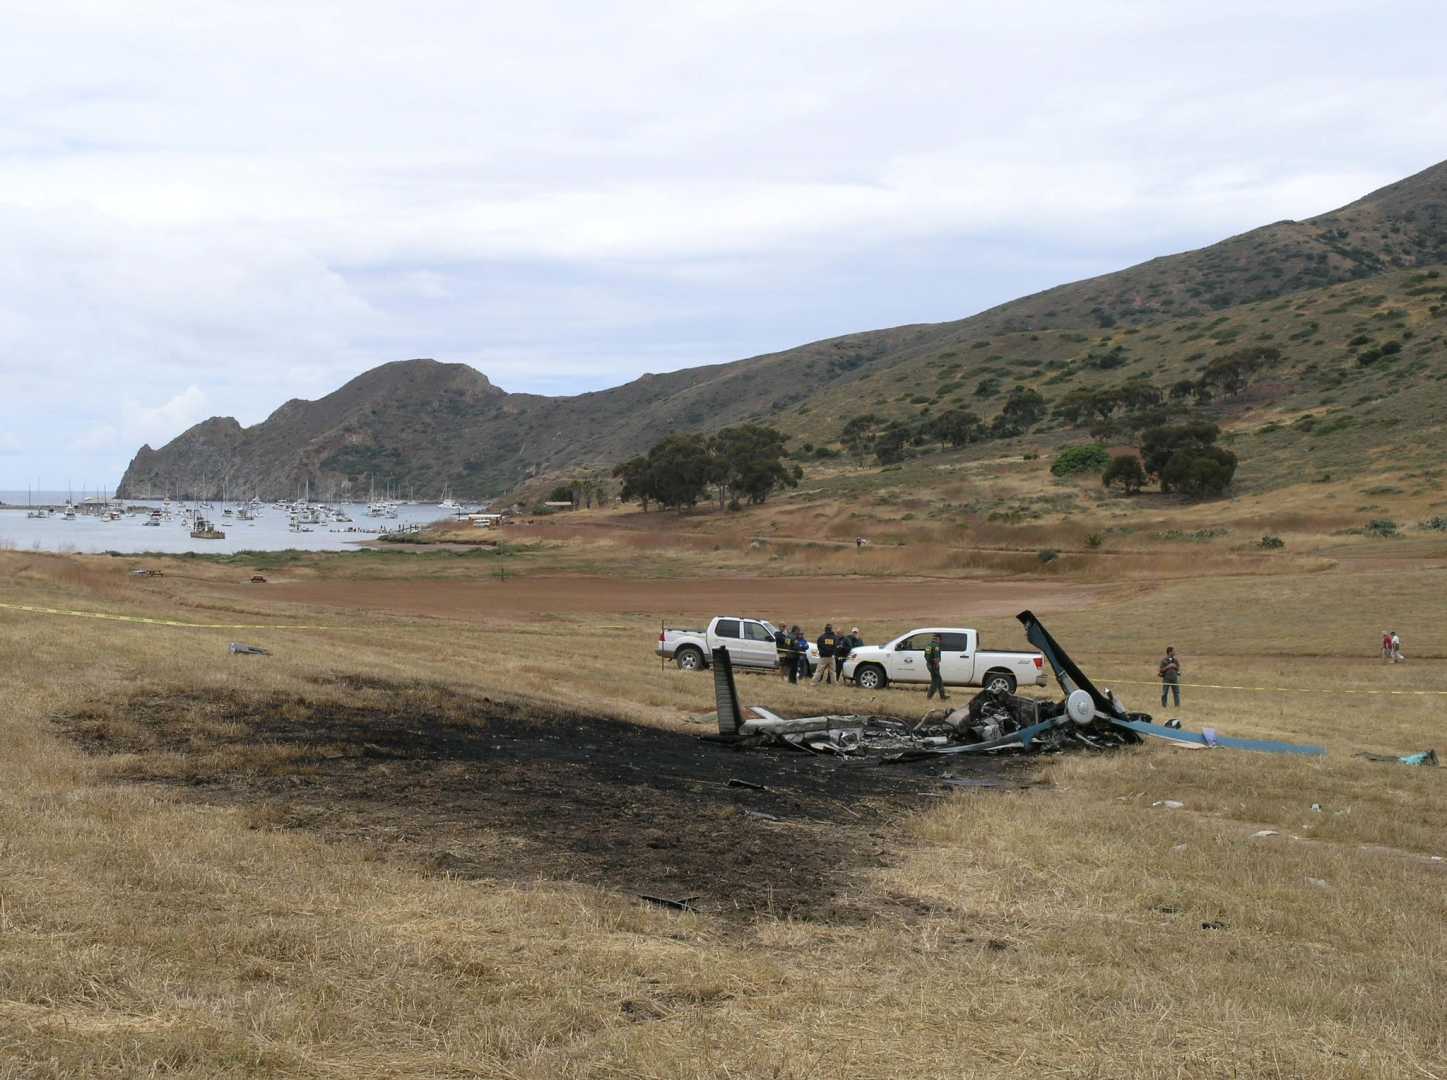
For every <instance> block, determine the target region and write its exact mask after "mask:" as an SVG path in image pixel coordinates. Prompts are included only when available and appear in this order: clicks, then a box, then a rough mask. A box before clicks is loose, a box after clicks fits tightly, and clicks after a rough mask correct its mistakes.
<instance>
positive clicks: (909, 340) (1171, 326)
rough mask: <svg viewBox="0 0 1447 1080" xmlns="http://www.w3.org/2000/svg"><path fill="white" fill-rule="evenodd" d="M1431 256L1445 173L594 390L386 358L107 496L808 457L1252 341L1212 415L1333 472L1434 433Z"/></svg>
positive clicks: (1202, 359) (1412, 449)
mask: <svg viewBox="0 0 1447 1080" xmlns="http://www.w3.org/2000/svg"><path fill="white" fill-rule="evenodd" d="M1433 261H1435V262H1438V263H1444V262H1447V163H1443V164H1441V165H1437V166H1434V167H1433V168H1431V169H1428V170H1426V171H1425V172H1422V173H1419V174H1417V175H1416V176H1413V177H1410V178H1408V179H1406V180H1403V181H1401V182H1400V183H1397V184H1393V185H1391V186H1390V187H1387V188H1383V189H1381V190H1380V191H1377V192H1374V193H1372V194H1371V195H1368V196H1367V197H1365V198H1364V199H1361V200H1359V201H1358V202H1355V203H1352V204H1351V205H1350V206H1346V207H1343V208H1342V209H1340V210H1337V211H1333V212H1332V213H1330V214H1325V215H1322V216H1321V217H1318V218H1313V219H1311V220H1309V221H1305V222H1281V223H1277V224H1275V225H1269V226H1266V227H1264V228H1262V229H1257V230H1255V231H1253V232H1250V233H1246V234H1243V235H1241V236H1237V237H1233V238H1231V239H1228V240H1225V241H1223V242H1221V243H1219V244H1216V245H1212V246H1211V247H1208V248H1203V249H1200V250H1198V251H1192V252H1185V253H1182V254H1179V255H1172V256H1168V257H1165V258H1161V259H1155V260H1152V261H1151V262H1148V263H1144V264H1141V265H1140V266H1136V267H1131V268H1129V269H1126V270H1123V271H1120V272H1118V273H1115V274H1109V275H1105V276H1104V277H1099V278H1093V279H1090V280H1088V281H1083V282H1077V283H1075V284H1071V285H1065V286H1061V287H1059V288H1057V289H1052V290H1049V291H1047V292H1043V293H1038V294H1035V295H1033V296H1028V297H1024V298H1022V299H1020V300H1017V301H1013V302H1011V303H1009V304H1005V305H1002V306H1001V307H998V308H994V309H991V310H990V311H986V312H983V313H981V314H980V315H977V316H974V317H972V318H968V319H963V320H959V321H956V322H949V323H938V324H930V325H915V326H902V327H896V328H892V329H887V330H879V331H873V332H868V333H860V334H851V335H846V336H842V337H838V338H833V339H829V340H825V341H818V342H813V343H810V344H807V345H803V346H800V347H798V348H794V349H789V350H785V351H783V352H779V353H773V354H768V355H764V356H758V357H753V358H750V359H747V360H741V361H737V362H734V363H730V364H719V365H712V366H708V367H701V368H690V369H686V370H682V371H676V372H671V373H668V374H663V375H645V376H643V377H642V378H640V379H637V380H634V381H633V382H630V383H628V384H626V385H623V386H619V387H615V388H612V389H609V390H603V391H598V392H596V393H589V394H581V395H577V396H573V397H560V398H547V397H541V396H537V395H530V394H507V393H505V392H503V391H501V390H499V389H498V388H496V387H494V386H492V385H491V384H490V383H489V382H488V381H487V379H486V378H485V377H484V376H482V375H481V374H479V373H477V372H475V371H473V370H472V369H470V368H467V367H466V366H464V365H459V364H439V363H436V362H434V361H429V360H416V361H405V362H400V363H394V364H387V365H383V366H382V367H380V368H377V369H375V370H373V371H371V372H368V373H366V374H364V375H362V376H359V377H358V378H357V379H354V380H352V382H350V383H348V384H347V385H346V386H344V387H343V388H341V389H340V390H338V391H337V392H336V393H334V394H331V395H328V396H327V397H325V398H323V399H321V400H320V401H317V402H301V401H292V402H288V403H287V404H286V405H284V406H282V407H281V408H280V409H278V410H277V411H276V413H274V414H273V415H272V416H271V417H269V418H268V419H267V420H266V421H265V422H263V423H262V424H259V425H256V426H254V427H252V428H248V429H243V428H241V427H240V425H238V424H237V423H236V422H235V421H234V420H230V419H229V418H215V419H212V420H209V421H206V422H205V423H203V424H200V425H197V426H196V427H195V428H193V429H191V430H190V431H188V432H186V433H184V434H183V435H181V436H179V437H178V438H177V439H175V440H173V441H172V442H171V443H169V444H167V446H165V447H163V448H161V449H160V450H152V449H150V448H149V447H143V448H142V449H141V451H140V452H139V453H138V454H137V456H136V459H135V461H133V462H132V464H131V467H130V468H129V469H128V470H127V472H126V476H125V479H124V480H123V483H122V487H121V491H122V494H125V495H131V496H136V495H143V494H153V493H160V492H163V491H173V492H174V491H181V492H199V491H202V490H205V491H207V492H208V493H211V494H219V493H220V491H221V488H222V483H223V479H225V480H227V482H228V484H229V486H230V488H231V490H233V491H245V492H248V493H249V492H251V491H259V492H260V493H261V494H263V495H265V496H276V495H284V494H291V493H294V492H296V491H299V490H300V489H301V487H302V486H303V484H304V483H308V482H309V483H310V484H311V485H312V489H313V491H316V492H336V493H337V494H348V493H350V494H353V495H356V494H365V493H366V490H367V488H368V487H369V486H370V483H371V482H372V481H375V482H377V483H378V484H379V485H380V484H381V483H383V482H388V481H390V482H392V483H394V484H396V485H397V486H399V487H400V488H401V489H402V490H408V489H415V490H416V491H417V492H418V493H419V494H426V495H431V494H435V493H440V492H441V491H442V490H443V488H444V487H451V488H452V489H453V490H454V491H455V492H456V493H459V494H462V495H465V496H471V497H479V496H486V495H492V494H496V493H498V492H500V491H502V490H505V489H506V488H508V487H510V486H513V485H515V484H517V483H519V482H521V481H523V480H525V479H526V478H528V477H530V476H535V475H538V474H548V473H552V472H557V471H563V470H567V469H571V468H576V467H579V466H585V465H586V466H604V467H605V466H607V465H610V464H612V463H614V462H616V461H618V460H620V459H622V458H624V457H626V456H628V455H630V454H633V453H637V452H639V451H641V450H643V449H646V447H647V446H649V445H651V444H652V443H653V442H655V441H656V440H657V439H659V438H661V437H662V436H663V435H664V434H666V433H667V432H669V431H674V430H685V431H686V430H705V431H706V430H712V429H716V428H718V427H722V426H725V425H728V424H731V423H737V422H739V421H743V420H755V421H761V422H765V423H770V424H773V425H774V426H777V427H779V428H780V429H782V430H784V431H786V432H788V433H789V434H791V435H796V436H798V437H799V440H800V442H807V443H810V444H811V445H812V446H825V445H827V444H828V443H830V442H831V441H832V440H834V439H835V438H836V437H837V435H838V433H839V429H840V428H841V427H842V425H843V424H844V422H846V421H847V419H848V418H849V417H851V416H854V415H857V414H859V413H862V412H874V413H876V414H878V415H881V416H884V417H887V418H900V419H904V418H912V417H919V416H922V415H928V414H929V412H930V410H935V409H941V408H948V407H951V406H956V405H957V406H964V407H969V408H971V409H973V410H975V411H977V412H979V413H981V415H983V416H986V417H988V416H989V415H990V414H991V413H992V412H993V411H995V409H996V408H997V407H998V405H999V403H1000V402H1001V401H1002V400H1003V394H1004V392H1005V391H1007V390H1008V389H1009V387H1011V386H1013V385H1016V384H1022V385H1027V386H1031V387H1034V388H1036V389H1038V390H1039V391H1040V392H1041V393H1042V394H1044V395H1045V396H1046V397H1047V398H1048V399H1051V400H1052V401H1053V400H1055V399H1058V397H1059V396H1060V395H1061V394H1063V393H1065V392H1066V391H1068V390H1069V389H1071V388H1073V387H1075V386H1089V385H1095V384H1100V383H1111V382H1119V381H1121V380H1123V379H1127V378H1138V379H1139V378H1144V379H1149V380H1150V381H1152V382H1153V383H1155V384H1156V385H1158V386H1161V387H1163V388H1164V387H1166V386H1168V385H1169V384H1170V383H1172V382H1174V381H1177V380H1179V379H1183V378H1191V377H1194V376H1195V375H1197V374H1198V373H1199V371H1200V370H1201V369H1202V368H1203V367H1204V366H1205V365H1206V364H1207V363H1209V361H1210V360H1211V358H1212V357H1214V356H1217V355H1220V354H1222V353H1224V352H1229V351H1231V350H1233V349H1237V348H1241V347H1243V346H1247V345H1260V344H1269V345H1271V346H1273V347H1276V348H1279V349H1281V350H1282V351H1283V353H1284V358H1283V361H1282V363H1281V364H1279V365H1278V366H1277V367H1276V369H1275V370H1274V371H1272V372H1271V378H1270V379H1269V380H1266V381H1264V382H1263V383H1261V384H1259V385H1257V386H1256V387H1254V388H1253V389H1252V391H1251V392H1250V393H1249V394H1248V395H1246V396H1244V397H1243V398H1242V399H1239V400H1234V401H1231V402H1228V403H1226V405H1225V406H1218V407H1217V408H1216V410H1215V411H1216V412H1217V413H1219V414H1221V415H1222V416H1223V418H1225V419H1227V420H1229V421H1231V422H1233V423H1235V424H1237V425H1238V426H1240V425H1241V424H1244V423H1245V418H1246V417H1247V416H1248V415H1254V414H1257V413H1260V414H1261V415H1263V416H1264V415H1265V412H1263V410H1264V411H1266V412H1272V411H1274V412H1280V413H1282V414H1283V415H1286V414H1291V413H1293V412H1294V413H1297V414H1300V413H1302V412H1305V411H1308V410H1310V411H1315V412H1320V413H1323V414H1325V416H1324V422H1323V425H1322V427H1320V428H1317V429H1315V431H1314V433H1313V434H1312V437H1311V438H1310V439H1309V440H1307V443H1306V445H1307V446H1309V447H1311V452H1312V453H1313V454H1315V455H1316V458H1314V460H1327V461H1330V462H1332V463H1333V467H1337V468H1352V467H1356V466H1357V465H1359V464H1360V463H1361V461H1362V458H1361V454H1362V453H1363V452H1365V450H1368V449H1370V450H1372V451H1374V452H1400V453H1406V454H1408V455H1414V454H1417V453H1418V452H1419V451H1420V450H1421V442H1420V441H1419V440H1415V439H1407V438H1402V437H1401V436H1402V435H1404V434H1405V433H1406V432H1407V431H1409V430H1415V429H1416V426H1417V425H1419V424H1424V423H1425V424H1427V425H1429V426H1430V425H1432V424H1434V423H1437V422H1438V416H1439V412H1440V406H1439V404H1438V402H1440V401H1442V400H1443V387H1442V384H1441V382H1440V380H1438V379H1436V378H1435V374H1436V373H1439V372H1440V371H1441V370H1442V367H1443V330H1444V328H1447V320H1444V319H1443V317H1442V312H1443V310H1444V307H1447V283H1444V281H1443V279H1442V277H1441V276H1440V271H1437V272H1436V276H1432V275H1433V274H1434V271H1433V270H1432V269H1431V268H1430V266H1429V265H1428V264H1429V263H1432V262H1433ZM1388 342H1395V343H1396V344H1395V347H1394V348H1395V351H1391V352H1388V353H1386V354H1385V356H1384V358H1382V359H1379V360H1378V361H1377V362H1375V363H1372V364H1366V363H1364V362H1363V361H1362V360H1360V359H1359V358H1360V357H1362V356H1363V354H1367V355H1370V354H1371V351H1372V349H1373V348H1374V347H1380V346H1383V345H1386V344H1387V343H1388ZM1409 388H1410V389H1409ZM1331 410H1338V411H1337V412H1331ZM1388 413H1390V414H1391V415H1387V414H1388ZM1373 416H1376V417H1377V421H1376V422H1372V417H1373ZM1266 423H1267V421H1266V420H1264V419H1263V420H1262V421H1261V426H1263V427H1264V426H1265V424H1266ZM1312 423H1313V424H1314V421H1313V422H1312ZM1403 425H1405V426H1403ZM1246 426H1247V427H1249V424H1247V425H1246ZM1349 433H1350V434H1349ZM1273 436H1275V437H1276V438H1275V439H1274V441H1273V440H1272V437H1273ZM1047 437H1048V433H1047ZM1261 437H1262V438H1263V439H1265V440H1267V441H1266V442H1265V443H1263V447H1264V448H1265V450H1266V451H1267V452H1268V453H1267V458H1268V459H1269V460H1281V461H1288V460H1292V459H1293V456H1294V455H1295V453H1296V452H1295V451H1294V450H1292V446H1293V445H1294V444H1293V443H1290V442H1289V437H1288V436H1280V435H1279V433H1278V432H1276V431H1274V430H1273V431H1265V432H1263V433H1262V434H1261ZM1277 443H1280V444H1281V445H1280V446H1278V445H1276V444H1277ZM826 452H827V451H826ZM1297 456H1299V455H1297ZM1251 475H1252V474H1251V473H1249V472H1248V473H1245V474H1243V481H1247V482H1254V481H1248V477H1250V476H1251ZM1261 482H1268V481H1267V480H1266V479H1264V478H1263V479H1262V480H1261Z"/></svg>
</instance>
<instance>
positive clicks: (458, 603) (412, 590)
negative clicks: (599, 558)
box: [218, 575, 1120, 622]
mask: <svg viewBox="0 0 1447 1080" xmlns="http://www.w3.org/2000/svg"><path fill="white" fill-rule="evenodd" d="M273 586H274V588H273V593H274V594H275V596H276V597H277V598H278V599H282V600H286V601H290V602H294V603H301V604H306V605H308V606H311V607H328V608H340V609H353V610H363V611H371V612H385V613H388V614H395V615H402V616H407V617H427V616H436V617H443V618H464V619H467V618H477V617H479V616H498V617H508V616H529V615H540V614H548V613H559V614H562V613H569V614H607V615H640V614H644V615H665V616H672V615H673V614H674V613H677V614H678V615H680V616H691V617H695V618H697V617H703V618H707V617H708V616H709V615H714V614H718V613H720V612H730V611H738V612H747V613H756V614H759V615H762V616H764V617H768V616H770V615H775V616H776V617H783V616H785V615H788V616H791V617H792V616H794V615H795V614H796V613H801V612H807V611H817V610H820V609H821V608H827V610H828V611H829V612H831V613H837V615H838V617H845V616H847V617H848V618H850V619H854V620H859V621H862V620H866V619H869V620H875V619H907V620H918V621H920V622H929V621H933V620H951V621H952V622H953V621H957V620H959V619H960V618H962V617H965V616H967V615H968V616H971V617H978V616H992V615H1013V614H1014V613H1015V612H1017V611H1019V610H1021V609H1022V608H1032V609H1033V610H1036V611H1040V612H1058V611H1075V610H1080V609H1083V608H1087V607H1091V606H1093V605H1095V604H1096V603H1099V602H1100V601H1101V600H1102V599H1104V598H1105V597H1107V596H1109V595H1114V594H1118V593H1119V591H1120V589H1119V587H1118V586H1111V585H1095V584H1090V585H1084V584H1075V583H1071V582H1061V581H1024V580H1011V581H960V580H944V579H937V578H936V579H908V578H905V579H899V578H891V579H879V578H862V577H861V578H850V577H838V576H836V577H813V578H811V577H795V578H749V577H740V578H719V579H708V578H703V579H694V580H648V579H641V580H640V579H636V578H635V579H631V580H630V579H626V578H622V577H617V578H605V577H585V576H578V577H571V576H561V575H560V576H532V575H529V576H527V577H518V578H512V579H510V580H506V581H500V580H497V579H479V580H456V579H446V580H429V579H420V580H419V579H410V580H393V581H389V580H377V581H366V580H349V581H327V580H321V581H318V580H294V581H286V580H284V579H277V580H276V581H274V582H273ZM228 587H232V588H235V590H236V591H237V593H238V595H240V594H243V593H244V594H246V595H247V596H248V598H251V593H247V592H246V590H247V588H248V587H247V586H244V585H236V586H225V585H218V588H223V589H224V588H228ZM252 592H254V590H252Z"/></svg>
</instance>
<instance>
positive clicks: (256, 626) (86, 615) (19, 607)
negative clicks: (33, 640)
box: [0, 603, 346, 630]
mask: <svg viewBox="0 0 1447 1080" xmlns="http://www.w3.org/2000/svg"><path fill="white" fill-rule="evenodd" d="M0 608H4V609H5V610H7V611H28V612H30V613H32V614H35V615H73V616H75V617H76V618H80V619H103V620H105V621H106V622H126V623H144V624H145V625H147V626H181V627H185V628H186V629H188V630H344V629H346V627H341V626H306V625H300V624H281V623H193V622H181V621H180V620H178V619H148V618H145V617H144V616H141V615H112V614H110V613H108V612H104V611H70V610H68V609H66V608H48V607H40V606H39V605H37V604H6V603H0Z"/></svg>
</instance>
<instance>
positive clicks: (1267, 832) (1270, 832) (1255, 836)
mask: <svg viewBox="0 0 1447 1080" xmlns="http://www.w3.org/2000/svg"><path fill="white" fill-rule="evenodd" d="M1280 835H1281V834H1280V833H1279V832H1277V831H1276V830H1275V829H1262V830H1261V831H1260V832H1254V833H1252V834H1251V839H1252V840H1262V839H1264V838H1266V837H1268V836H1280Z"/></svg>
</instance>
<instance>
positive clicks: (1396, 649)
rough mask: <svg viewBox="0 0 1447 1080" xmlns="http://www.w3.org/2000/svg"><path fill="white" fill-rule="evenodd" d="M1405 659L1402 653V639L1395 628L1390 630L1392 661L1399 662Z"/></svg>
mask: <svg viewBox="0 0 1447 1080" xmlns="http://www.w3.org/2000/svg"><path fill="white" fill-rule="evenodd" d="M1405 659H1407V658H1406V657H1405V656H1403V655H1402V639H1401V637H1400V636H1399V635H1398V634H1397V632H1396V631H1395V630H1393V631H1392V663H1394V664H1400V663H1401V662H1402V661H1403V660H1405Z"/></svg>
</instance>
